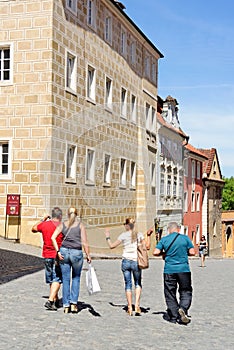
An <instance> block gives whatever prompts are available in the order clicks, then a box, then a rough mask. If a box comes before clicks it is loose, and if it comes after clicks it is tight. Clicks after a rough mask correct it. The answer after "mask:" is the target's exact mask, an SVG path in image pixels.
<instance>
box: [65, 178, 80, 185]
mask: <svg viewBox="0 0 234 350" xmlns="http://www.w3.org/2000/svg"><path fill="white" fill-rule="evenodd" d="M65 183H68V184H76V183H77V182H76V180H75V179H73V178H66V179H65Z"/></svg>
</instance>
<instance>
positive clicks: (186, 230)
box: [184, 226, 188, 236]
mask: <svg viewBox="0 0 234 350" xmlns="http://www.w3.org/2000/svg"><path fill="white" fill-rule="evenodd" d="M184 235H185V236H188V226H184Z"/></svg>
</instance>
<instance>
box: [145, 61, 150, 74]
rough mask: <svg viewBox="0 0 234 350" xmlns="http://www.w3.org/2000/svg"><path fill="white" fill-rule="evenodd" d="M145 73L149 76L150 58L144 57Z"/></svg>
mask: <svg viewBox="0 0 234 350" xmlns="http://www.w3.org/2000/svg"><path fill="white" fill-rule="evenodd" d="M145 75H146V77H148V78H149V77H150V58H149V57H145Z"/></svg>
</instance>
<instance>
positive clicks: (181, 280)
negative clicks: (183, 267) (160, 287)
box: [164, 272, 193, 320]
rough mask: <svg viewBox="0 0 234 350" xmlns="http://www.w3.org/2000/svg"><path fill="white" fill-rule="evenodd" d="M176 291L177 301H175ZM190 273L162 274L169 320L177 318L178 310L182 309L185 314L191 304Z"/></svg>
mask: <svg viewBox="0 0 234 350" xmlns="http://www.w3.org/2000/svg"><path fill="white" fill-rule="evenodd" d="M177 290H178V292H179V301H178V300H177ZM192 291H193V289H192V284H191V272H180V273H172V274H168V273H165V274H164V296H165V300H166V304H167V312H168V316H169V317H170V319H171V320H176V319H177V318H178V309H179V308H182V309H183V310H184V311H185V313H186V314H187V312H188V309H189V308H190V306H191V303H192Z"/></svg>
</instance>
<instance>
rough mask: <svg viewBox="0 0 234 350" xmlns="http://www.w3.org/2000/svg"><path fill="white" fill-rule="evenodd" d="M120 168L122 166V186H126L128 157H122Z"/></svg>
mask: <svg viewBox="0 0 234 350" xmlns="http://www.w3.org/2000/svg"><path fill="white" fill-rule="evenodd" d="M119 168H120V179H119V183H120V187H121V188H126V186H127V159H126V158H120V162H119Z"/></svg>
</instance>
